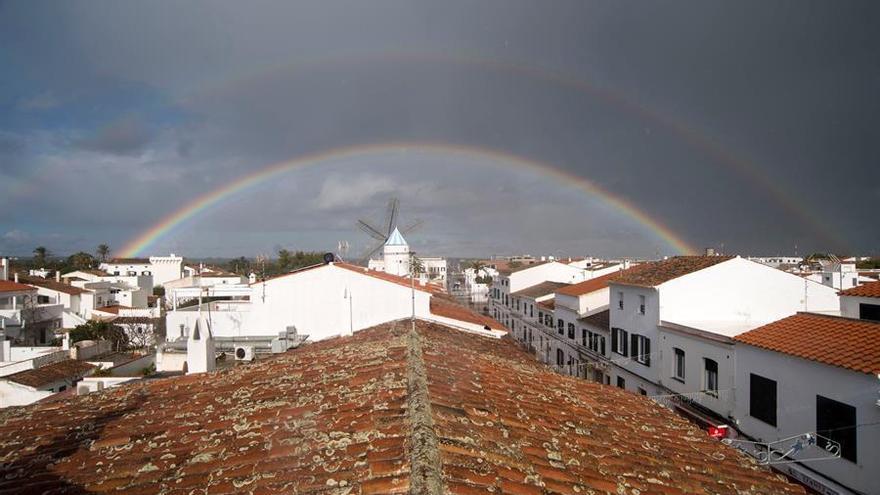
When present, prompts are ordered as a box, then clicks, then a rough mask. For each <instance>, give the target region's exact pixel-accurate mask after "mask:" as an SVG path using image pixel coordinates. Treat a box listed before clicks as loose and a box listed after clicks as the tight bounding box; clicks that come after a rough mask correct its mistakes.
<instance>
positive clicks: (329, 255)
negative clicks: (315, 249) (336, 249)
mask: <svg viewBox="0 0 880 495" xmlns="http://www.w3.org/2000/svg"><path fill="white" fill-rule="evenodd" d="M334 261H336V255H335V254H333V253H324V264H330V263H333V262H334Z"/></svg>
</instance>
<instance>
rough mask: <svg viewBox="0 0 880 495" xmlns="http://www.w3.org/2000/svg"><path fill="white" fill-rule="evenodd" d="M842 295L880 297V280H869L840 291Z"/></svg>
mask: <svg viewBox="0 0 880 495" xmlns="http://www.w3.org/2000/svg"><path fill="white" fill-rule="evenodd" d="M840 295H841V296H854V297H880V282H868V283H867V284H862V285H859V286H856V287H853V288H851V289H846V290H844V291H840Z"/></svg>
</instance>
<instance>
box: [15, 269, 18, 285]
mask: <svg viewBox="0 0 880 495" xmlns="http://www.w3.org/2000/svg"><path fill="white" fill-rule="evenodd" d="M15 283H18V272H15Z"/></svg>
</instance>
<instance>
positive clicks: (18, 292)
mask: <svg viewBox="0 0 880 495" xmlns="http://www.w3.org/2000/svg"><path fill="white" fill-rule="evenodd" d="M14 279H15V280H5V279H4V280H0V340H5V339H10V340H13V341H15V342H16V343H18V344H23V345H35V344H47V343H50V342H51V341H52V340H53V339H54V338H55V330H57V329H60V328H61V326H62V313H63V311H64V306H63V305H61V304H59V303H56V302H52V301H48V300H44V299H41V298H40V296H39V295H38V293H37V289H36V288H35V287H31V286H30V285H25V284H21V283H18V282H17V280H18V275H17V274H16V275H15V276H14Z"/></svg>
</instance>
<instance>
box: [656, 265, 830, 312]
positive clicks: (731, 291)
mask: <svg viewBox="0 0 880 495" xmlns="http://www.w3.org/2000/svg"><path fill="white" fill-rule="evenodd" d="M660 290H661V292H662V297H661V301H660V304H661V307H660V319H662V320H664V321H674V322H686V321H742V322H754V323H756V324H760V323H767V322H771V321H776V320H778V319H780V318H784V317H786V316H790V315H792V314H795V313H797V312H798V311H827V312H836V311H838V310H839V308H840V302H839V299H838V296H837V291H835V290H834V289H833V288H831V287H827V286H824V285H822V284H818V283H814V282H811V281H809V280H806V279H804V278H802V277H798V276H797V275H792V274H790V273H786V272H783V271H781V270H777V269H775V268H771V267H769V266H766V265H762V264H760V263H757V262H754V261H749V260H746V259H742V258H734V259H731V260H729V261H725V262H723V263H719V264H717V265H714V266H711V267H709V268H706V269H703V270H699V271H697V272H694V273H691V274H689V275H687V276H684V277H679V278H676V279H673V280H670V281H668V282H666V283H664V284H662V285H661V289H660Z"/></svg>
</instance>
